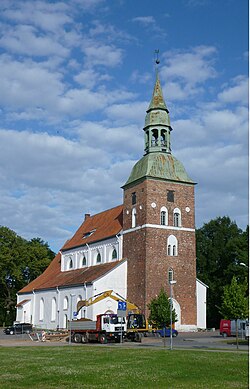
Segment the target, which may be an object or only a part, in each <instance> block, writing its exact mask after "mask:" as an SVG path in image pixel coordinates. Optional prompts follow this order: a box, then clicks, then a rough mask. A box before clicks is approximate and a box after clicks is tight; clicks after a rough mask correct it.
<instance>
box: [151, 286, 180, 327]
mask: <svg viewBox="0 0 250 389" xmlns="http://www.w3.org/2000/svg"><path fill="white" fill-rule="evenodd" d="M148 308H149V310H150V315H149V319H148V321H149V324H151V325H152V326H153V327H154V328H163V327H165V326H166V327H169V325H170V322H171V320H170V312H171V310H170V301H169V298H168V296H167V294H166V292H165V290H164V289H163V288H162V289H161V290H160V293H159V296H157V297H155V298H153V299H152V300H151V302H150V303H149V304H148ZM176 321H177V315H176V312H175V310H174V309H173V310H172V323H174V322H176Z"/></svg>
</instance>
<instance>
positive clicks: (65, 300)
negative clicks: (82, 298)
mask: <svg viewBox="0 0 250 389" xmlns="http://www.w3.org/2000/svg"><path fill="white" fill-rule="evenodd" d="M68 307H69V299H68V297H67V296H65V297H64V299H63V309H68Z"/></svg>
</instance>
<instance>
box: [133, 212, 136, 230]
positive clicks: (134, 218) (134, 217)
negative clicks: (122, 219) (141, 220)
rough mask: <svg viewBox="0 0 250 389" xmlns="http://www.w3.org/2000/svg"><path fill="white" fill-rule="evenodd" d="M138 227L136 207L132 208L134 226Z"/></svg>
mask: <svg viewBox="0 0 250 389" xmlns="http://www.w3.org/2000/svg"><path fill="white" fill-rule="evenodd" d="M135 227H136V209H135V208H133V209H132V228H135Z"/></svg>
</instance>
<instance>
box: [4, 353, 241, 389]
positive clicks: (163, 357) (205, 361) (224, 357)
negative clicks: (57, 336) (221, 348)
mask: <svg viewBox="0 0 250 389" xmlns="http://www.w3.org/2000/svg"><path fill="white" fill-rule="evenodd" d="M0 361H1V362H0V388H1V389H7V388H8V389H19V388H35V389H47V388H60V389H64V388H72V389H78V388H109V389H116V388H120V389H123V388H132V389H137V388H143V389H147V388H149V389H157V388H164V389H169V388H170V389H175V388H188V389H193V388H204V389H208V388H227V389H229V388H248V355H247V353H245V354H242V353H237V352H208V351H182V350H172V351H170V350H164V349H158V350H155V349H149V348H147V349H135V348H133V349H131V348H118V347H117V348H115V347H106V346H104V347H95V346H82V347H81V346H79V347H73V346H71V347H70V346H64V347H51V346H49V347H46V346H45V347H15V348H12V347H8V348H7V347H2V348H0Z"/></svg>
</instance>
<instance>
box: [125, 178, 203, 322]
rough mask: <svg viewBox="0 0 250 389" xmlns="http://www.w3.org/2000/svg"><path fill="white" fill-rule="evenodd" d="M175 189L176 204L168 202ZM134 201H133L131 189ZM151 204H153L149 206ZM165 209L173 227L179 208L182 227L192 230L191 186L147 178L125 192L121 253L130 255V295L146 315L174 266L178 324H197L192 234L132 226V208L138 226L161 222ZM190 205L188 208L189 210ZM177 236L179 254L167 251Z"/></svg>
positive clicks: (130, 298) (192, 206)
mask: <svg viewBox="0 0 250 389" xmlns="http://www.w3.org/2000/svg"><path fill="white" fill-rule="evenodd" d="M169 190H170V191H174V202H169V201H167V191H169ZM134 192H136V204H135V205H132V193H134ZM152 205H153V207H152ZM163 206H165V207H166V208H167V209H168V226H169V227H172V226H173V211H174V209H175V208H179V209H180V211H181V220H182V227H183V228H187V229H194V228H195V227H194V226H195V219H194V213H195V209H194V186H193V185H188V184H181V183H171V182H167V181H163V180H153V179H145V180H144V181H143V182H140V183H138V184H137V185H134V186H130V187H128V188H125V190H124V215H123V230H124V231H125V234H124V237H123V257H125V258H127V259H128V299H129V300H130V301H132V302H134V303H135V304H137V305H138V306H140V307H141V308H142V310H143V311H144V312H145V313H146V315H148V310H147V304H148V303H149V302H150V300H151V299H152V298H153V297H155V296H156V295H157V294H158V293H159V291H160V288H161V287H162V286H163V287H164V288H165V289H166V290H167V293H168V295H169V294H170V293H169V285H168V270H169V268H170V267H171V268H172V269H173V270H174V279H175V280H176V281H177V283H176V285H174V286H173V297H174V298H175V299H176V300H177V301H178V303H179V304H180V307H181V324H186V325H191V324H192V325H195V324H196V252H195V232H194V231H185V230H183V229H182V228H178V229H162V228H156V227H144V228H141V229H133V230H132V231H131V232H128V233H126V230H129V229H131V226H132V209H133V208H134V207H135V208H136V213H137V227H140V226H143V225H145V224H153V225H160V209H161V207H163ZM187 207H188V208H187ZM170 235H174V236H175V237H176V238H177V240H178V255H177V256H169V255H167V238H168V236H170Z"/></svg>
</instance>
